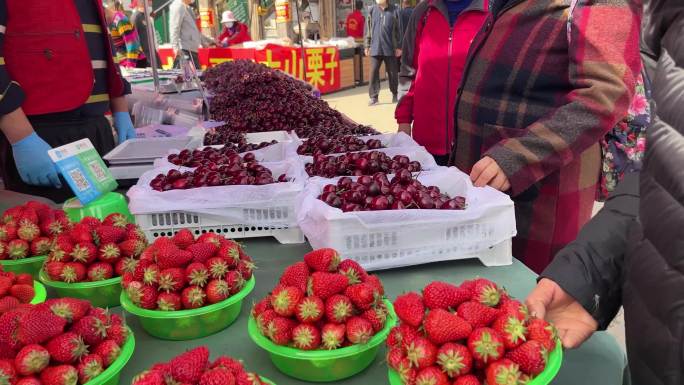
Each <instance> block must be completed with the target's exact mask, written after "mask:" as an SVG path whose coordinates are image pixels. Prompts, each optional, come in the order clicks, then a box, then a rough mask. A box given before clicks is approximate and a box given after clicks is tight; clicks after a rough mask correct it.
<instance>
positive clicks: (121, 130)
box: [113, 112, 135, 144]
mask: <svg viewBox="0 0 684 385" xmlns="http://www.w3.org/2000/svg"><path fill="white" fill-rule="evenodd" d="M113 116H114V128H116V133H117V134H118V135H119V144H121V143H123V142H125V141H127V140H128V139H133V138H135V128H133V122H132V121H131V115H129V114H128V112H115V113H114V114H113Z"/></svg>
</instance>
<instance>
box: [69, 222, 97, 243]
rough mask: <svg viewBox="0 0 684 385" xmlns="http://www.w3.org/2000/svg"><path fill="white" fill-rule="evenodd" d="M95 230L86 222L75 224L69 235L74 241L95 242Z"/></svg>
mask: <svg viewBox="0 0 684 385" xmlns="http://www.w3.org/2000/svg"><path fill="white" fill-rule="evenodd" d="M93 231H94V229H91V228H90V227H89V226H87V225H86V224H84V223H82V222H81V223H77V224H75V225H74V226H73V227H72V228H71V230H70V231H69V237H71V239H72V240H73V242H74V243H93Z"/></svg>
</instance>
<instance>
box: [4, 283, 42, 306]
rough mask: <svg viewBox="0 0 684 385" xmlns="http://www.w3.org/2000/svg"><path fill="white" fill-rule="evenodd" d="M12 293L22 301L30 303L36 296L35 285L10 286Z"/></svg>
mask: <svg viewBox="0 0 684 385" xmlns="http://www.w3.org/2000/svg"><path fill="white" fill-rule="evenodd" d="M10 295H11V296H12V297H14V298H16V299H18V300H19V302H21V303H30V302H31V301H33V297H35V296H36V292H35V290H33V285H14V286H12V287H11V288H10Z"/></svg>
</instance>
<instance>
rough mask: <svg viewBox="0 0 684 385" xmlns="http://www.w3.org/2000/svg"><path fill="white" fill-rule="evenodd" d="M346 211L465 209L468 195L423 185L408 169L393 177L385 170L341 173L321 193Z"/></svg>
mask: <svg viewBox="0 0 684 385" xmlns="http://www.w3.org/2000/svg"><path fill="white" fill-rule="evenodd" d="M318 199H320V200H322V201H323V202H325V203H326V204H328V205H330V206H332V207H335V208H339V209H341V210H342V211H344V212H350V211H378V210H405V209H438V210H465V208H466V199H465V198H464V197H461V196H457V197H454V198H451V197H449V196H448V195H447V194H444V193H442V192H441V191H440V190H439V187H437V186H424V185H423V184H422V183H420V181H418V180H417V179H415V178H414V177H413V175H412V174H411V172H409V171H408V170H406V169H403V170H400V171H399V172H398V173H397V174H396V175H394V176H393V177H392V179H391V180H390V179H389V178H388V176H387V174H386V173H384V172H378V173H375V174H374V175H373V176H369V175H364V176H361V177H359V178H358V179H357V180H356V182H355V181H353V180H352V178H350V177H342V178H340V179H339V180H338V181H337V184H329V185H326V186H325V187H323V192H322V193H321V195H319V196H318Z"/></svg>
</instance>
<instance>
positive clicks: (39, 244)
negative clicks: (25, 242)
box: [30, 237, 52, 255]
mask: <svg viewBox="0 0 684 385" xmlns="http://www.w3.org/2000/svg"><path fill="white" fill-rule="evenodd" d="M30 247H31V255H48V254H49V253H50V249H51V248H52V241H50V238H48V237H36V238H35V239H34V240H33V241H31V246H30Z"/></svg>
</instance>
